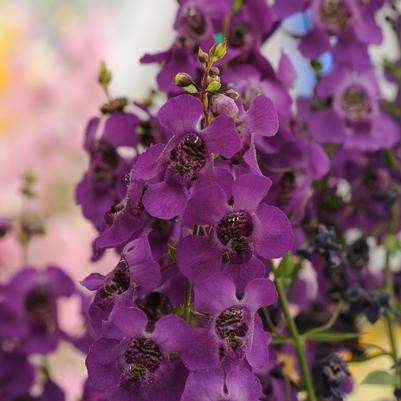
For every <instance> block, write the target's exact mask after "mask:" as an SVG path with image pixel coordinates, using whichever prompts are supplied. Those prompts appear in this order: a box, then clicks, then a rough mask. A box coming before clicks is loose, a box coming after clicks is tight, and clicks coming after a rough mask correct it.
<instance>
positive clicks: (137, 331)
mask: <svg viewBox="0 0 401 401" xmlns="http://www.w3.org/2000/svg"><path fill="white" fill-rule="evenodd" d="M147 323H148V318H147V317H146V315H145V313H144V312H143V311H141V310H140V309H138V308H135V307H122V308H119V309H117V310H113V312H112V313H111V315H110V317H109V321H108V322H104V323H103V325H102V331H103V335H104V336H105V337H107V338H117V339H121V338H124V337H139V336H142V335H143V333H144V331H145V327H146V325H147Z"/></svg>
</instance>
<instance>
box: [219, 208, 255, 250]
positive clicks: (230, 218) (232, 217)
mask: <svg viewBox="0 0 401 401" xmlns="http://www.w3.org/2000/svg"><path fill="white" fill-rule="evenodd" d="M252 231H253V223H252V217H251V216H250V215H249V213H247V212H243V211H238V212H232V213H229V214H227V215H226V216H224V217H223V218H222V219H221V220H220V221H219V224H218V225H217V238H218V239H219V240H220V242H221V243H222V244H224V245H227V244H228V243H229V242H230V241H231V240H235V239H240V238H241V237H249V236H250V235H251V234H252Z"/></svg>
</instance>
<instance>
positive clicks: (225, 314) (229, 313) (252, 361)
mask: <svg viewBox="0 0 401 401" xmlns="http://www.w3.org/2000/svg"><path fill="white" fill-rule="evenodd" d="M236 292H237V289H236V287H235V284H234V282H233V280H232V279H231V277H230V276H229V275H228V274H226V273H217V274H216V275H214V276H213V277H210V279H209V280H207V281H204V282H203V283H201V284H197V285H195V289H194V293H195V308H196V310H197V311H200V312H203V313H207V314H208V315H209V322H208V324H207V327H206V328H205V329H198V330H199V331H198V332H197V333H194V334H193V336H194V338H195V341H193V345H192V348H191V349H190V350H189V351H187V353H186V354H185V355H184V358H185V364H186V366H187V367H188V368H189V369H191V370H200V369H205V368H211V367H216V366H219V365H220V364H221V363H222V362H226V361H236V362H238V361H240V360H243V359H245V360H246V361H247V362H248V363H249V365H251V366H252V367H253V368H255V369H262V368H265V367H266V365H267V363H268V344H269V342H270V334H269V333H267V332H265V331H264V330H263V328H262V326H261V322H260V319H259V318H258V316H257V314H256V312H257V310H258V309H259V308H261V307H264V306H268V305H271V304H273V303H275V302H276V299H277V294H276V289H275V287H274V285H273V283H272V281H271V280H269V279H266V278H260V279H254V280H252V281H250V282H249V283H248V284H247V286H246V288H245V290H244V293H243V297H242V298H241V299H238V298H237V295H236Z"/></svg>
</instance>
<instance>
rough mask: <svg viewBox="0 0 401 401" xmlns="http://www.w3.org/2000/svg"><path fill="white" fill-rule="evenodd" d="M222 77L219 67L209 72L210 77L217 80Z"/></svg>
mask: <svg viewBox="0 0 401 401" xmlns="http://www.w3.org/2000/svg"><path fill="white" fill-rule="evenodd" d="M219 75H220V70H219V69H218V68H217V67H212V68H210V70H209V77H211V78H216V77H218V76H219Z"/></svg>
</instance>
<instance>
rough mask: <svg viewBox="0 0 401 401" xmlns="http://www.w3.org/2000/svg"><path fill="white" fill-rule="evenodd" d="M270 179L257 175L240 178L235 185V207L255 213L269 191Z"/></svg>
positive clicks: (246, 175) (245, 175)
mask: <svg viewBox="0 0 401 401" xmlns="http://www.w3.org/2000/svg"><path fill="white" fill-rule="evenodd" d="M271 185H272V182H271V180H270V178H267V177H264V176H262V175H256V174H244V175H241V176H239V177H238V178H237V179H236V180H235V182H234V185H233V196H234V207H235V209H237V210H246V211H248V212H251V213H253V212H254V211H255V210H256V209H257V208H258V206H259V204H260V202H261V201H262V200H263V199H264V197H265V196H266V195H267V192H268V191H269V189H270V187H271Z"/></svg>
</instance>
